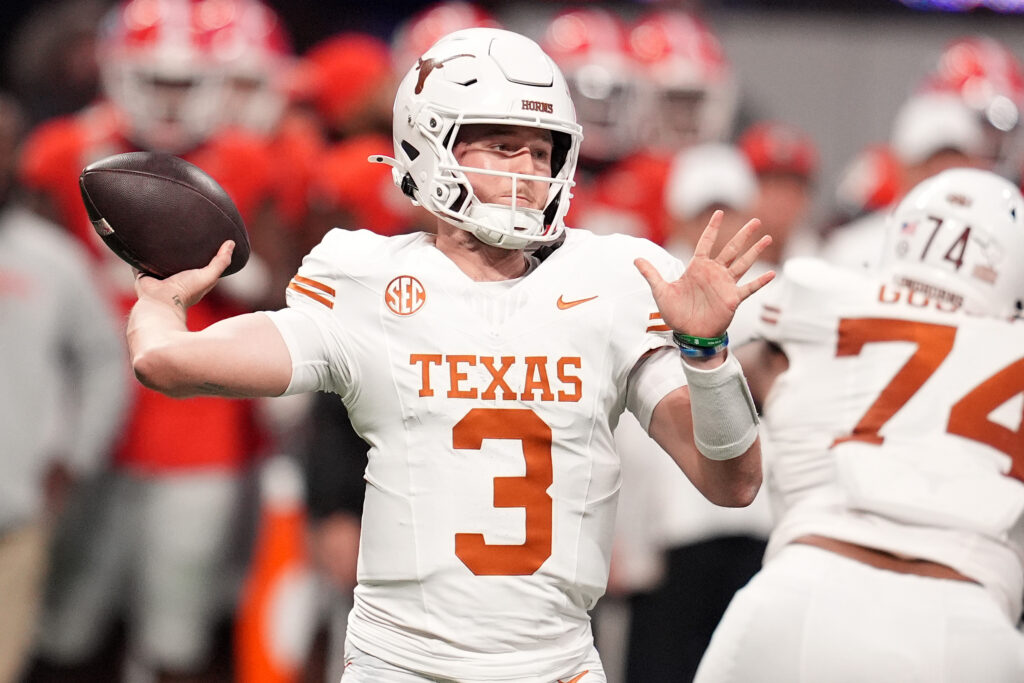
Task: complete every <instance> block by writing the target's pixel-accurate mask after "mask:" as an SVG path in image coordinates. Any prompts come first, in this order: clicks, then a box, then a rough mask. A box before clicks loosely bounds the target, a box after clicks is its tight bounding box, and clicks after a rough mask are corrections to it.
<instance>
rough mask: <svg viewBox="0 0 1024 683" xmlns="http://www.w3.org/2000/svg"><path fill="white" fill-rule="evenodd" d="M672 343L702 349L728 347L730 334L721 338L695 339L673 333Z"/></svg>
mask: <svg viewBox="0 0 1024 683" xmlns="http://www.w3.org/2000/svg"><path fill="white" fill-rule="evenodd" d="M672 341H674V342H675V343H676V344H677V345H678V346H696V347H697V348H702V349H704V348H709V347H713V346H728V344H729V333H728V332H726V333H725V334H723V335H722V336H721V337H694V336H692V335H689V334H683V333H682V332H672Z"/></svg>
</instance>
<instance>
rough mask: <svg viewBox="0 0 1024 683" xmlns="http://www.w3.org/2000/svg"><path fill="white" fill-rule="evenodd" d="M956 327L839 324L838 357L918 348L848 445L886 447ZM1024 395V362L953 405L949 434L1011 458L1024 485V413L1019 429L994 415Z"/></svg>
mask: <svg viewBox="0 0 1024 683" xmlns="http://www.w3.org/2000/svg"><path fill="white" fill-rule="evenodd" d="M955 336H956V328H955V327H951V326H949V325H936V324H932V323H922V322H912V321H908V320H892V319H889V318H858V319H843V320H840V321H839V343H838V345H837V347H836V355H837V356H855V355H857V354H859V353H860V352H861V349H863V348H864V345H865V344H869V343H876V342H891V341H908V342H913V343H915V344H916V345H917V349H916V350H915V351H914V353H913V355H911V357H910V359H909V360H908V361H907V362H906V363H905V364H904V365H903V367H902V368H900V369H899V371H898V372H897V373H896V374H895V375H894V376H893V378H892V379H891V380H890V381H889V383H888V384H887V385H886V386H885V388H884V389H882V391H881V393H879V395H878V398H876V399H875V401H874V403H872V404H871V406H870V407H869V408H868V410H867V412H866V413H864V416H863V417H861V419H860V421H859V422H857V424H856V426H854V428H853V431H852V432H851V433H850V434H847V435H846V436H841V437H839V438H837V439H836V440H835V441H834V442H833V444H832V445H835V444H837V443H842V442H844V441H865V442H867V443H873V444H881V443H882V441H883V437H882V436H881V434H879V431H880V430H881V428H882V425H884V424H885V423H886V422H888V421H889V420H890V419H891V418H892V417H893V415H895V414H896V413H897V412H898V411H899V409H900V408H902V407H903V406H904V405H906V403H907V401H909V400H910V399H911V397H912V396H913V395H914V394H915V393H916V392H917V391H918V390H919V389H920V388H921V387H922V386H923V385H924V383H925V382H927V381H928V378H929V377H931V376H932V374H933V373H934V372H935V371H936V370H937V369H938V368H939V366H940V365H942V362H943V361H944V360H945V359H946V357H947V356H948V355H949V352H950V351H951V350H952V348H953V340H954V337H955ZM1021 392H1024V358H1022V359H1020V360H1017V361H1016V362H1014V363H1011V364H1010V365H1008V366H1007V367H1005V368H1003V369H1002V370H1000V371H999V372H997V373H995V374H994V375H992V376H991V377H989V378H988V379H986V380H985V381H984V382H982V383H981V384H979V385H978V386H976V387H974V388H973V389H971V390H970V391H969V392H967V394H966V395H965V396H963V397H962V398H961V399H960V400H959V401H957V402H956V403H955V404H953V406H952V408H951V409H950V413H949V421H948V422H947V423H946V431H947V432H948V433H950V434H956V435H957V436H962V437H964V438H965V439H971V440H972V441H977V442H979V443H983V444H986V445H988V446H991V447H992V448H995V449H996V450H998V451H1000V452H1002V453H1005V454H1006V455H1008V456H1010V459H1011V461H1012V464H1011V468H1010V472H1009V474H1010V476H1011V477H1014V478H1015V479H1019V480H1021V481H1024V414H1022V415H1021V422H1020V424H1019V425H1018V427H1017V429H1016V430H1012V429H1009V428H1007V427H1004V426H1003V425H1001V424H999V423H997V422H993V421H992V420H990V419H989V417H988V416H989V415H990V414H991V413H992V411H993V410H995V409H996V408H998V407H999V406H1001V405H1003V404H1004V403H1006V402H1007V401H1009V400H1010V399H1011V398H1013V397H1014V396H1016V395H1017V394H1019V393H1021Z"/></svg>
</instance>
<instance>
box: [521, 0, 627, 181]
mask: <svg viewBox="0 0 1024 683" xmlns="http://www.w3.org/2000/svg"><path fill="white" fill-rule="evenodd" d="M541 47H543V48H544V51H545V52H547V53H548V55H550V56H551V58H552V59H554V60H555V63H557V64H558V66H559V68H561V70H562V73H563V74H564V75H565V79H566V81H567V82H568V83H569V90H570V92H571V93H572V98H573V102H574V104H575V105H576V120H577V121H578V122H579V123H580V124H582V125H583V130H584V131H585V136H584V138H583V146H582V147H581V148H580V155H581V156H582V157H584V158H589V159H593V160H595V161H612V160H615V159H619V158H621V157H623V156H624V155H625V154H626V153H627V152H629V151H630V150H631V149H632V148H633V146H634V144H635V136H636V131H637V129H638V126H637V122H636V119H635V116H636V81H637V80H638V76H639V74H638V73H637V67H636V63H635V62H634V61H633V58H632V55H631V54H630V52H629V48H628V31H627V28H626V26H625V24H624V23H623V22H622V21H621V20H620V19H619V18H618V17H617V16H616V15H614V14H612V13H611V12H609V11H607V10H604V9H600V8H596V7H590V8H585V9H572V10H565V11H563V12H560V13H559V14H558V15H556V16H555V18H554V20H553V21H552V22H551V25H550V26H548V29H547V31H546V32H545V34H544V37H543V39H542V41H541Z"/></svg>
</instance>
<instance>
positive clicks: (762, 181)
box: [736, 121, 818, 267]
mask: <svg viewBox="0 0 1024 683" xmlns="http://www.w3.org/2000/svg"><path fill="white" fill-rule="evenodd" d="M736 144H737V146H738V147H739V148H740V150H741V151H742V152H743V154H744V155H745V156H746V157H747V161H749V162H750V166H751V168H753V170H754V173H755V175H756V176H757V201H756V202H755V204H754V209H753V211H752V215H754V216H757V217H758V218H759V219H760V220H761V225H762V226H763V230H764V231H765V233H766V234H769V235H771V236H772V243H771V246H769V247H768V249H766V250H765V251H764V253H762V254H761V260H762V261H765V262H766V263H770V264H772V267H775V266H781V265H782V263H783V262H785V261H786V260H787V259H788V258H790V257H792V256H794V255H807V254H810V253H813V252H814V251H815V250H816V249H817V248H818V235H817V232H816V231H815V229H814V228H813V227H812V226H811V224H810V222H809V219H810V213H811V209H812V207H813V205H814V201H815V190H816V184H815V180H816V175H817V173H818V150H817V146H816V145H815V144H814V140H813V139H812V138H811V136H810V135H809V134H808V133H806V132H805V131H803V130H801V129H800V128H798V127H796V126H794V125H791V124H788V123H784V122H782V121H758V122H755V123H753V124H751V125H750V126H748V127H747V128H746V129H745V130H744V131H743V133H742V134H741V135H740V137H739V139H738V140H737V142H736Z"/></svg>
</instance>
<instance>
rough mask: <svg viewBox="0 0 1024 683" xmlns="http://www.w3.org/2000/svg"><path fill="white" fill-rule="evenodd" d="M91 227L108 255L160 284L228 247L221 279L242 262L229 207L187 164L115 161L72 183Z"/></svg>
mask: <svg viewBox="0 0 1024 683" xmlns="http://www.w3.org/2000/svg"><path fill="white" fill-rule="evenodd" d="M78 186H79V189H80V190H81V192H82V200H83V201H84V202H85V208H86V210H87V211H88V212H89V219H90V220H91V221H92V224H93V227H95V228H96V232H97V233H98V234H99V236H100V237H101V238H103V241H104V242H105V243H106V244H107V246H108V247H110V249H111V250H113V252H114V253H115V254H117V255H118V256H120V257H121V258H122V259H123V260H125V261H127V262H128V263H130V264H131V265H132V266H134V267H135V268H138V269H139V270H141V271H143V272H146V273H149V274H150V275H154V276H156V277H159V278H165V277H169V276H171V275H174V274H175V273H180V272H181V271H183V270H189V269H191V268H202V267H203V266H205V265H206V264H208V263H209V262H210V259H212V258H213V256H214V255H215V254H216V253H217V250H218V249H219V248H220V246H221V245H222V244H223V243H224V242H225V240H234V241H235V250H234V252H233V253H232V255H231V264H230V265H229V266H228V267H227V269H226V270H225V271H224V273H223V275H230V274H232V273H236V272H238V271H239V270H241V269H242V267H243V266H244V265H245V264H246V261H248V260H249V235H248V233H246V230H245V223H244V222H243V221H242V217H241V215H240V214H239V213H238V208H237V207H236V206H235V203H234V201H232V199H231V197H230V196H228V193H227V192H225V191H224V188H222V187H221V186H220V185H218V184H217V181H215V180H214V179H213V178H211V177H210V176H209V175H208V174H207V173H206V172H205V171H203V170H202V169H200V168H199V167H198V166H195V165H194V164H190V163H189V162H187V161H185V160H184V159H181V158H179V157H176V156H173V155H171V154H162V153H157V152H128V153H126V154H115V155H113V156H109V157H107V158H105V159H101V160H99V161H97V162H95V163H92V164H89V165H88V166H86V167H85V169H84V170H83V171H82V175H81V176H80V177H79V179H78Z"/></svg>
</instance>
